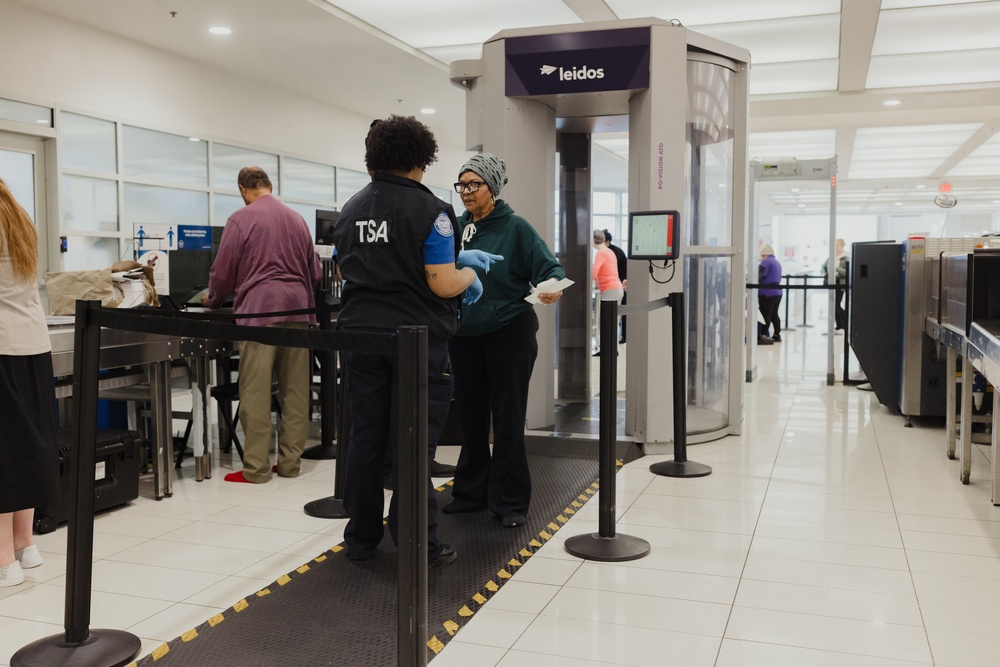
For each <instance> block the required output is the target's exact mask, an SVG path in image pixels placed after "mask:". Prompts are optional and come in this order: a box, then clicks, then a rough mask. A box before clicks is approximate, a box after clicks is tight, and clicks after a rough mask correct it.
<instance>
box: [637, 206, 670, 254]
mask: <svg viewBox="0 0 1000 667" xmlns="http://www.w3.org/2000/svg"><path fill="white" fill-rule="evenodd" d="M679 254H680V216H679V215H678V213H677V211H633V212H631V213H629V214H628V257H629V259H662V260H668V259H677V257H678V255H679Z"/></svg>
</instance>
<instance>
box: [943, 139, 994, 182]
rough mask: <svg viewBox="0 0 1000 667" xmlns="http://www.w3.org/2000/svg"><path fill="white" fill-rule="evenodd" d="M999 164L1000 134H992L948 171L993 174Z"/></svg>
mask: <svg viewBox="0 0 1000 667" xmlns="http://www.w3.org/2000/svg"><path fill="white" fill-rule="evenodd" d="M998 164H1000V134H994V135H993V136H992V137H991V138H990V140H989V141H985V142H983V144H982V145H980V146H979V147H978V148H976V149H975V150H974V151H972V152H971V153H969V156H968V157H966V158H965V159H964V160H962V161H961V162H959V163H958V164H957V165H955V166H954V167H953V168H952V169H951V170H949V171H948V176H949V177H954V176H995V175H996V173H997V165H998Z"/></svg>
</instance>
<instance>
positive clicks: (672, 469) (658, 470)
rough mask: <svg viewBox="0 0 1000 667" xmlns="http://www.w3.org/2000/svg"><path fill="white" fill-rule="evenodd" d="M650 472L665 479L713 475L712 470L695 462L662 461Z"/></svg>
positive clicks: (653, 466) (651, 468)
mask: <svg viewBox="0 0 1000 667" xmlns="http://www.w3.org/2000/svg"><path fill="white" fill-rule="evenodd" d="M649 472H651V473H653V474H656V475H663V476H664V477H704V476H705V475H711V474H712V468H710V467H709V466H707V465H705V464H704V463H695V462H694V461H662V462H660V463H654V464H653V465H651V466H649Z"/></svg>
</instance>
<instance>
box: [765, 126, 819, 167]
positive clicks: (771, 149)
mask: <svg viewBox="0 0 1000 667" xmlns="http://www.w3.org/2000/svg"><path fill="white" fill-rule="evenodd" d="M836 140H837V133H836V131H835V130H808V131H800V132H751V133H750V150H749V154H750V155H751V159H755V160H757V159H761V160H771V159H776V158H780V157H791V158H795V159H798V160H817V159H824V158H831V157H833V155H834V153H835V152H836Z"/></svg>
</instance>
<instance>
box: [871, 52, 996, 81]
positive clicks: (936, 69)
mask: <svg viewBox="0 0 1000 667" xmlns="http://www.w3.org/2000/svg"><path fill="white" fill-rule="evenodd" d="M997 72H1000V49H989V50H979V51H963V52H957V53H923V54H911V55H901V56H872V59H871V64H870V66H869V68H868V82H867V84H866V85H867V87H868V88H870V89H871V88H901V87H914V86H945V85H951V84H967V83H992V82H995V81H996V80H997Z"/></svg>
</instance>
